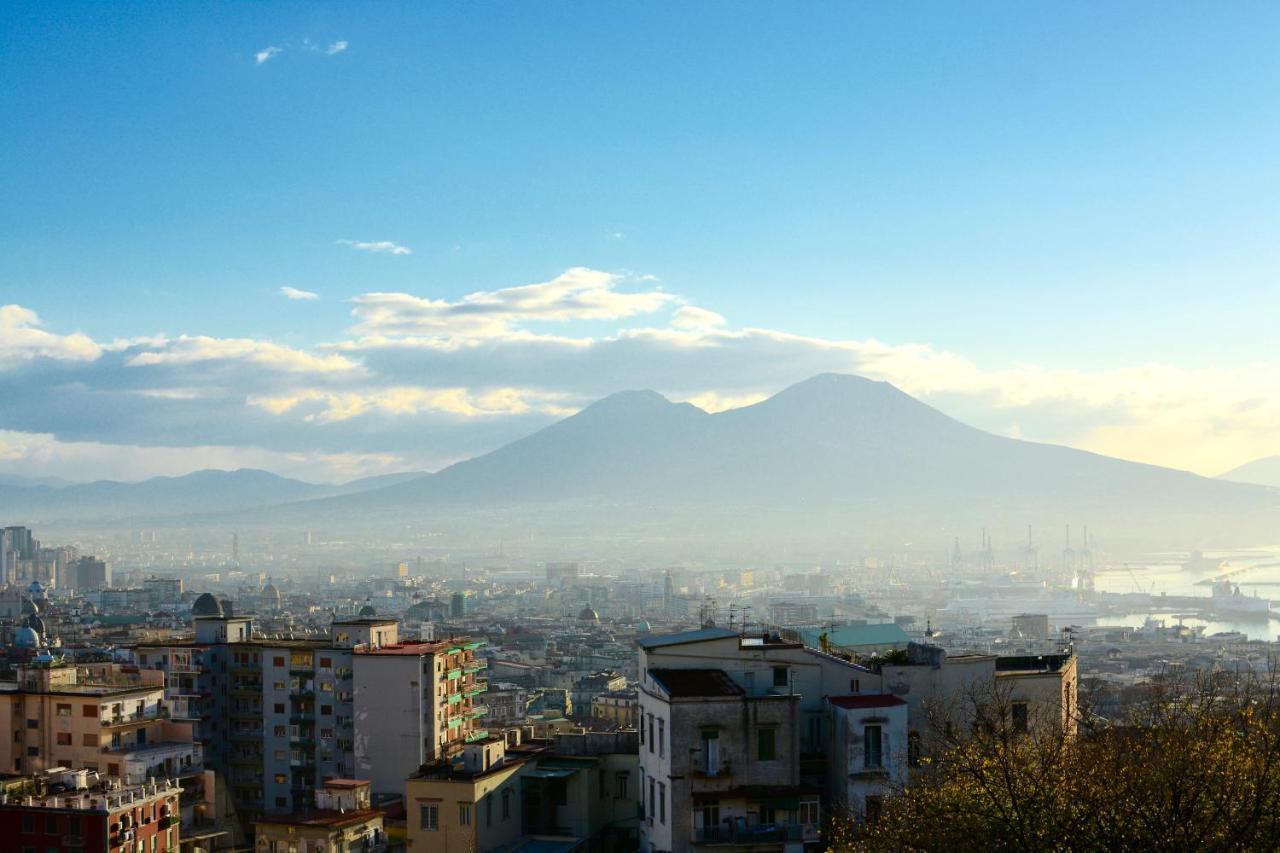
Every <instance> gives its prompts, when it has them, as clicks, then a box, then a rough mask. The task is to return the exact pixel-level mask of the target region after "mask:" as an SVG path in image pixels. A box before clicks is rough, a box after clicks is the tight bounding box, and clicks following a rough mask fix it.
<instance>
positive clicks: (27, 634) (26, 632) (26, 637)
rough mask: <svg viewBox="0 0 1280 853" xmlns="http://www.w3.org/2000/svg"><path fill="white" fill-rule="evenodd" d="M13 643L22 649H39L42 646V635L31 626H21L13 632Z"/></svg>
mask: <svg viewBox="0 0 1280 853" xmlns="http://www.w3.org/2000/svg"><path fill="white" fill-rule="evenodd" d="M13 644H14V645H15V646H17V647H18V648H21V649H38V648H40V635H39V634H37V633H36V632H35V631H34V630H33V629H31V628H27V627H23V628H19V629H18V630H17V631H14V632H13Z"/></svg>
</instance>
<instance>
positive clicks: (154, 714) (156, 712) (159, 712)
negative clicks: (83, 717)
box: [100, 705, 169, 728]
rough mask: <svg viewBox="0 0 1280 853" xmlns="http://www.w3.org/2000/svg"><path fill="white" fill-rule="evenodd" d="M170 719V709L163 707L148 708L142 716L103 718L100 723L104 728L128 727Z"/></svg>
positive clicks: (123, 715) (124, 715)
mask: <svg viewBox="0 0 1280 853" xmlns="http://www.w3.org/2000/svg"><path fill="white" fill-rule="evenodd" d="M167 719H169V709H168V708H165V707H164V706H163V705H158V706H156V707H154V708H148V709H147V710H145V711H143V712H142V713H140V714H137V713H135V714H119V715H117V716H115V717H112V718H111V719H107V718H105V717H104V718H103V719H102V720H101V721H100V722H101V724H102V726H103V728H106V727H108V726H128V725H132V724H134V723H150V722H152V721H153V720H167Z"/></svg>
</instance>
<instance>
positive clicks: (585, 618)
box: [578, 607, 600, 622]
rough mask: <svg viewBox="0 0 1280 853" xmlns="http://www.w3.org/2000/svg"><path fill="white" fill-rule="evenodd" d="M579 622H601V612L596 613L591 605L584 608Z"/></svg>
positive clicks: (579, 615)
mask: <svg viewBox="0 0 1280 853" xmlns="http://www.w3.org/2000/svg"><path fill="white" fill-rule="evenodd" d="M578 621H579V622H599V621H600V614H599V613H596V612H595V611H594V610H592V609H591V608H590V607H584V608H582V612H580V613H579V614H578Z"/></svg>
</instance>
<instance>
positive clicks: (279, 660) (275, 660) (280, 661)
mask: <svg viewBox="0 0 1280 853" xmlns="http://www.w3.org/2000/svg"><path fill="white" fill-rule="evenodd" d="M271 663H272V665H273V666H284V658H282V657H274V658H272V659H271Z"/></svg>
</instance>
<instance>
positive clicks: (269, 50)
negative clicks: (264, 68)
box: [253, 45, 284, 65]
mask: <svg viewBox="0 0 1280 853" xmlns="http://www.w3.org/2000/svg"><path fill="white" fill-rule="evenodd" d="M283 52H284V48H283V47H277V46H275V45H271V46H270V47H264V48H263V49H262V50H260V51H258V52H257V53H255V54H254V55H253V58H254V59H256V60H258V64H259V65H261V64H262V63H264V62H269V61H270V60H272V59H275V58H276V57H277V56H279V55H280V54H281V53H283Z"/></svg>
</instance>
